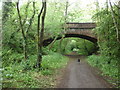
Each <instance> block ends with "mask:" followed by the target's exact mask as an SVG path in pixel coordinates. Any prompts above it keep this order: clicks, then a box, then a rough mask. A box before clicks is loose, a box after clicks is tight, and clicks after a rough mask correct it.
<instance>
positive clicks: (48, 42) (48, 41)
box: [43, 34, 97, 46]
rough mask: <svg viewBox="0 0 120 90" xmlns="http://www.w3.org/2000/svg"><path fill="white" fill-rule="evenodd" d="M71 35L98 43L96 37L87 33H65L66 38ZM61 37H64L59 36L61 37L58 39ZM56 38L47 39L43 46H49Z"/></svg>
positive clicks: (58, 38)
mask: <svg viewBox="0 0 120 90" xmlns="http://www.w3.org/2000/svg"><path fill="white" fill-rule="evenodd" d="M70 37H76V38H82V39H86V40H89V41H91V42H93V43H94V44H97V39H96V38H93V37H90V36H86V35H82V34H65V36H64V38H70ZM61 38H62V36H59V37H57V39H56V40H60V39H61ZM54 39H55V37H53V38H49V39H45V40H44V41H43V46H48V45H49V44H50V43H52V42H53V41H54Z"/></svg>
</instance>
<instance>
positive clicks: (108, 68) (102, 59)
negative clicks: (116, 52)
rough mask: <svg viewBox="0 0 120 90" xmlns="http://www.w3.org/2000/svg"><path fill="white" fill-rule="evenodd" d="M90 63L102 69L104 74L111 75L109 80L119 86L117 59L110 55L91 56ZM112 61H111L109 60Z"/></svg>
mask: <svg viewBox="0 0 120 90" xmlns="http://www.w3.org/2000/svg"><path fill="white" fill-rule="evenodd" d="M87 61H88V63H89V64H90V65H91V66H93V67H97V68H98V69H100V70H101V72H102V75H103V76H109V78H107V80H108V81H109V82H110V83H112V84H113V85H114V86H115V87H118V86H117V84H118V77H119V76H118V63H117V60H116V59H114V58H111V57H108V56H102V55H101V56H96V55H92V56H89V57H88V59H87ZM108 61H111V62H108Z"/></svg>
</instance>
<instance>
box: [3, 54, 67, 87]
mask: <svg viewBox="0 0 120 90" xmlns="http://www.w3.org/2000/svg"><path fill="white" fill-rule="evenodd" d="M36 58H37V56H34V55H33V56H31V60H27V61H22V62H20V63H14V64H11V65H10V66H8V67H4V68H3V70H2V72H3V88H8V87H9V88H25V87H27V88H52V87H54V86H55V84H56V83H55V79H56V76H57V75H58V73H59V69H60V68H63V67H64V66H65V65H66V64H67V61H68V59H67V58H66V57H64V56H62V55H60V54H58V53H51V54H49V55H45V56H43V61H42V69H41V71H38V70H37V69H35V68H34V67H33V65H34V62H35V61H36Z"/></svg>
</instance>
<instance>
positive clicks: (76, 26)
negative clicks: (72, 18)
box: [67, 22, 96, 30]
mask: <svg viewBox="0 0 120 90" xmlns="http://www.w3.org/2000/svg"><path fill="white" fill-rule="evenodd" d="M95 27H96V24H95V23H74V22H72V23H71V22H68V23H67V28H68V29H76V30H77V29H78V30H81V29H82V30H85V29H93V28H95Z"/></svg>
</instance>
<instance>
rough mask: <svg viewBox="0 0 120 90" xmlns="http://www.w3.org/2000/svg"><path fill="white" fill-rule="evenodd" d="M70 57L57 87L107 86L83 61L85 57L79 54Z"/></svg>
mask: <svg viewBox="0 0 120 90" xmlns="http://www.w3.org/2000/svg"><path fill="white" fill-rule="evenodd" d="M78 58H80V60H81V61H80V62H78V60H77V59H78ZM70 59H71V60H70V62H69V63H68V66H67V67H66V70H65V73H64V75H63V77H62V80H61V81H60V84H59V85H58V88H109V85H108V84H107V83H106V82H105V81H104V80H103V79H102V78H101V77H99V75H97V74H96V73H95V72H94V71H93V69H92V68H91V67H90V66H89V65H88V64H87V63H86V62H85V58H83V57H81V56H79V57H74V58H72V57H70Z"/></svg>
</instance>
